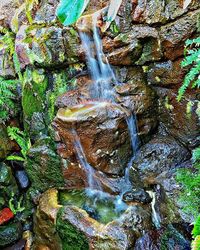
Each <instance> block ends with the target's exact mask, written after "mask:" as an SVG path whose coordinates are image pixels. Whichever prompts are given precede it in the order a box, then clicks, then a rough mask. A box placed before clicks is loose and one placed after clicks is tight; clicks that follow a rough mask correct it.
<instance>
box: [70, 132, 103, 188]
mask: <svg viewBox="0 0 200 250" xmlns="http://www.w3.org/2000/svg"><path fill="white" fill-rule="evenodd" d="M72 134H73V136H74V138H73V139H74V148H75V150H76V156H77V159H78V161H79V163H80V164H81V166H82V167H83V168H84V170H85V172H86V174H87V178H88V180H87V181H88V187H89V188H90V189H95V190H101V185H100V183H99V182H98V181H97V180H96V179H95V178H94V174H95V171H94V169H93V167H92V166H90V164H89V163H88V162H87V159H86V156H85V153H84V150H83V147H82V145H81V142H80V138H79V136H78V134H77V132H76V131H75V129H72Z"/></svg>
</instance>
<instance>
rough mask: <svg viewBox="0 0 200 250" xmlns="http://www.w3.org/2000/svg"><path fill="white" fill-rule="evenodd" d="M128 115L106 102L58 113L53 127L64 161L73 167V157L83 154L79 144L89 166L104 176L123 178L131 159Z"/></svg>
mask: <svg viewBox="0 0 200 250" xmlns="http://www.w3.org/2000/svg"><path fill="white" fill-rule="evenodd" d="M128 115H129V114H128V113H127V112H126V111H125V110H124V109H123V108H121V107H120V106H118V105H116V104H111V103H108V102H96V103H95V102H88V103H87V102H86V103H85V104H82V105H81V104H80V105H78V106H74V107H71V108H70V107H68V108H65V109H60V110H59V111H58V114H57V117H56V120H55V121H54V127H55V129H56V130H57V131H58V133H59V136H60V138H61V140H62V141H63V142H64V143H65V145H66V153H65V157H66V158H70V161H71V162H72V163H76V161H74V160H73V159H74V158H76V155H77V154H79V155H78V157H80V154H81V155H82V154H83V153H81V152H80V149H79V146H77V144H78V143H79V142H78V141H79V140H80V143H81V145H82V148H83V152H84V154H85V158H86V160H87V162H88V163H89V164H90V165H91V166H93V167H94V168H95V169H97V170H100V171H102V172H104V173H108V174H112V175H119V174H122V173H123V171H124V169H125V168H126V165H127V163H128V161H129V157H130V156H131V144H130V139H129V132H128V128H127V122H126V119H127V116H128ZM73 131H74V132H73ZM75 133H76V134H75Z"/></svg>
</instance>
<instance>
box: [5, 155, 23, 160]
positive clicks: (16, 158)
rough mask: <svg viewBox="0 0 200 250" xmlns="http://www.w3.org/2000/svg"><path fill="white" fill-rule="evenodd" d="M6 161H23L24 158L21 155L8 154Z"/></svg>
mask: <svg viewBox="0 0 200 250" xmlns="http://www.w3.org/2000/svg"><path fill="white" fill-rule="evenodd" d="M6 160H7V161H25V159H24V158H23V157H21V156H17V155H10V156H8V157H7V158H6Z"/></svg>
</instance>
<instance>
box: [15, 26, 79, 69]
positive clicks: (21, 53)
mask: <svg viewBox="0 0 200 250" xmlns="http://www.w3.org/2000/svg"><path fill="white" fill-rule="evenodd" d="M79 45H80V42H79V39H78V33H77V31H75V30H73V31H72V30H68V29H62V28H60V27H56V26H51V27H43V28H41V27H40V26H36V27H34V28H32V29H30V27H29V26H28V25H22V26H21V27H20V29H19V31H18V33H17V35H16V41H15V48H16V52H17V54H18V57H19V60H20V63H21V67H22V68H23V67H25V66H26V65H29V64H37V65H39V66H42V67H53V66H54V67H55V66H59V65H60V64H72V63H77V62H78V61H79V60H78V57H77V55H78V54H79V53H78V52H79V50H80V46H79Z"/></svg>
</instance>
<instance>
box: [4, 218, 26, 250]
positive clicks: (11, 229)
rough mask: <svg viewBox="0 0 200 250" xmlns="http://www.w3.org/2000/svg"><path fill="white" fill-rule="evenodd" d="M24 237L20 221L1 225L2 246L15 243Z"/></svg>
mask: <svg viewBox="0 0 200 250" xmlns="http://www.w3.org/2000/svg"><path fill="white" fill-rule="evenodd" d="M21 237H22V226H21V224H20V223H19V222H18V223H13V224H9V225H6V226H1V227H0V247H5V246H8V245H10V244H14V243H15V242H16V241H18V240H19V239H20V238H21Z"/></svg>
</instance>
